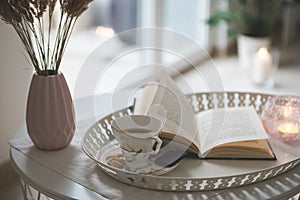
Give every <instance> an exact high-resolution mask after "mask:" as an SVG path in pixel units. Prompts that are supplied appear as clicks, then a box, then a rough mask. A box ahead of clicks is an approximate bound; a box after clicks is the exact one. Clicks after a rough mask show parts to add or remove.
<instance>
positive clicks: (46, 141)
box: [26, 73, 75, 150]
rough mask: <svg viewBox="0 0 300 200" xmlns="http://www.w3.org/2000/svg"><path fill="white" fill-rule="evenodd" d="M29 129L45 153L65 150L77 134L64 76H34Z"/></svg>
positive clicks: (32, 138)
mask: <svg viewBox="0 0 300 200" xmlns="http://www.w3.org/2000/svg"><path fill="white" fill-rule="evenodd" d="M26 125H27V131H28V134H29V137H30V138H31V140H32V142H33V143H34V145H35V146H36V147H38V148H40V149H43V150H58V149H62V148H65V147H66V146H68V144H69V143H70V142H71V140H72V138H73V135H74V133H75V116H74V107H73V102H72V97H71V94H70V91H69V88H68V85H67V82H66V80H65V78H64V75H63V74H62V73H59V74H56V75H51V76H41V75H37V74H34V75H33V77H32V80H31V85H30V89H29V94H28V100H27V110H26Z"/></svg>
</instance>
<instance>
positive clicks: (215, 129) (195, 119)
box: [134, 73, 276, 160]
mask: <svg viewBox="0 0 300 200" xmlns="http://www.w3.org/2000/svg"><path fill="white" fill-rule="evenodd" d="M134 113H135V114H144V115H153V116H156V117H158V118H160V119H162V120H163V121H164V122H165V126H164V129H163V130H162V133H161V134H160V138H161V139H163V140H164V142H165V143H172V144H173V145H176V146H177V147H179V148H182V149H185V150H187V151H189V152H193V153H196V154H197V155H198V156H199V157H200V158H222V159H226V158H227V159H270V160H275V159H276V157H275V155H274V153H273V151H272V149H271V147H270V145H269V143H268V141H267V135H266V133H265V130H264V128H263V126H262V124H261V122H260V120H259V118H258V115H257V113H256V112H255V110H254V108H253V107H235V108H228V107H227V108H218V109H212V110H207V111H203V112H200V113H197V114H194V112H193V109H192V106H191V104H190V103H189V102H188V100H187V98H186V96H185V95H184V94H183V93H182V92H181V90H180V89H179V88H178V87H177V86H176V84H175V83H174V81H173V80H172V79H171V78H170V77H169V76H168V75H167V74H166V73H162V76H161V78H160V80H159V82H151V83H149V84H147V86H145V88H144V91H143V93H142V95H141V97H140V98H138V99H137V101H136V104H135V108H134Z"/></svg>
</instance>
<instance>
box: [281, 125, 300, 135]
mask: <svg viewBox="0 0 300 200" xmlns="http://www.w3.org/2000/svg"><path fill="white" fill-rule="evenodd" d="M278 130H279V132H280V133H281V134H282V135H295V134H298V132H299V128H298V127H297V126H296V125H295V124H294V123H285V124H281V125H279V126H278Z"/></svg>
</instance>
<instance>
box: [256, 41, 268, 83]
mask: <svg viewBox="0 0 300 200" xmlns="http://www.w3.org/2000/svg"><path fill="white" fill-rule="evenodd" d="M271 70H272V57H271V55H270V53H269V51H268V49H267V48H265V47H261V48H260V49H259V50H258V52H257V53H256V54H255V55H254V57H253V69H252V80H253V82H254V83H257V84H261V83H264V82H265V81H267V80H268V78H269V76H270V73H271Z"/></svg>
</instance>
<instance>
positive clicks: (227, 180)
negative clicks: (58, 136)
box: [82, 92, 300, 191]
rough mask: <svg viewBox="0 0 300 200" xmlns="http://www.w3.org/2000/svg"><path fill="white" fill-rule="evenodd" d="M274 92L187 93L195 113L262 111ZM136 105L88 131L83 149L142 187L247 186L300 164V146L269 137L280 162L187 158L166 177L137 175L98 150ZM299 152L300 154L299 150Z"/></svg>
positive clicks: (106, 168)
mask: <svg viewBox="0 0 300 200" xmlns="http://www.w3.org/2000/svg"><path fill="white" fill-rule="evenodd" d="M270 96H271V95H267V94H258V93H244V92H214V93H197V94H190V95H187V98H188V100H189V102H190V103H191V105H192V106H193V109H194V112H195V113H197V112H201V111H204V110H208V109H213V108H222V107H239V106H254V108H255V109H256V111H257V113H258V114H261V112H262V110H263V107H264V105H265V103H266V101H267V99H268V98H269V97H270ZM131 110H132V107H129V108H125V109H122V110H120V111H118V112H115V113H112V114H110V115H108V116H106V117H104V118H102V119H100V120H99V121H98V122H96V123H95V124H94V125H93V126H92V127H90V128H89V129H88V131H87V132H86V134H85V136H84V138H83V141H82V148H83V150H84V152H85V153H86V154H87V155H88V156H89V157H90V158H91V159H93V160H94V161H95V162H96V163H98V165H99V166H100V167H101V168H102V169H103V170H104V171H105V172H106V173H107V174H108V175H110V176H111V177H113V178H115V179H116V180H118V181H121V182H124V183H127V184H130V185H134V186H137V187H142V188H149V189H155V190H165V191H208V190H219V189H226V188H232V187H238V186H243V185H247V184H251V183H255V182H259V181H263V180H266V179H269V178H272V177H274V176H276V175H279V174H282V173H284V172H286V171H287V170H289V169H291V168H293V167H295V166H297V165H298V164H299V163H300V155H299V154H300V147H298V146H299V145H298V146H296V145H294V146H292V145H287V144H284V143H281V142H279V141H276V140H272V139H271V138H270V139H269V142H270V143H271V146H272V148H273V151H274V152H275V154H276V156H277V161H255V160H200V159H188V158H184V159H183V160H182V161H181V163H180V164H179V166H178V168H176V169H174V171H172V172H170V173H168V174H165V175H163V176H155V175H145V174H135V173H133V172H128V171H123V170H119V169H116V168H114V167H111V166H110V165H108V164H106V163H105V162H101V161H99V160H98V159H97V157H98V152H99V150H101V149H102V148H103V147H105V146H106V145H109V144H110V143H111V142H114V140H115V139H114V136H113V134H112V132H111V127H110V124H111V121H112V119H114V118H115V117H119V116H124V115H130V114H131V113H132V111H131ZM298 152H299V153H298Z"/></svg>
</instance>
